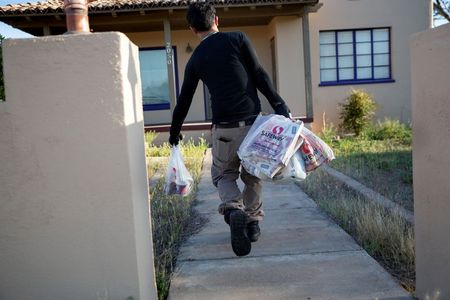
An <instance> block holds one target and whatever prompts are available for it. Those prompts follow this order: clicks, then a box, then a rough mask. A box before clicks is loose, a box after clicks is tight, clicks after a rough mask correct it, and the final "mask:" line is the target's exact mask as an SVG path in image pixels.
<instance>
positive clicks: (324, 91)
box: [310, 0, 431, 127]
mask: <svg viewBox="0 0 450 300" xmlns="http://www.w3.org/2000/svg"><path fill="white" fill-rule="evenodd" d="M320 2H321V3H323V7H322V8H320V10H319V11H318V13H313V14H311V15H310V17H311V19H310V30H311V55H312V83H313V99H314V118H315V121H316V122H315V124H314V126H315V127H316V126H320V125H321V124H322V115H323V113H324V112H325V113H326V118H327V119H329V120H330V121H332V122H333V123H335V124H337V123H338V122H339V119H338V111H339V109H338V108H337V103H339V102H341V101H343V100H344V99H345V97H346V95H347V94H348V92H349V91H350V89H351V88H352V87H353V88H362V89H364V90H366V91H367V92H369V93H371V94H373V95H374V96H375V99H376V101H377V102H378V103H379V104H380V107H379V109H378V113H377V116H376V117H377V118H380V119H383V118H384V117H385V116H389V117H392V118H395V119H399V120H401V121H402V122H405V123H409V122H410V121H411V104H410V103H411V92H410V91H411V80H410V49H409V39H410V37H411V35H412V34H413V33H416V32H419V31H423V30H426V29H428V28H430V25H431V0H376V1H374V0H356V1H349V0H321V1H320ZM373 27H391V34H392V36H391V50H392V57H391V58H392V77H393V79H394V80H395V83H384V84H365V85H353V86H348V85H347V86H332V87H319V83H320V58H319V31H321V30H339V29H360V28H373Z"/></svg>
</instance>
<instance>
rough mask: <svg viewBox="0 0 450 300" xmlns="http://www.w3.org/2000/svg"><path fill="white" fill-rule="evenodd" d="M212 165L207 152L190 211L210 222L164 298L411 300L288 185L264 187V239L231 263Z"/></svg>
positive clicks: (185, 251)
mask: <svg viewBox="0 0 450 300" xmlns="http://www.w3.org/2000/svg"><path fill="white" fill-rule="evenodd" d="M210 166H211V156H210V154H209V153H208V155H207V157H206V160H205V164H204V167H203V174H202V180H201V182H200V185H199V190H198V197H197V199H198V205H197V206H196V209H197V210H198V211H199V212H200V213H201V214H203V215H204V216H205V217H206V218H207V219H208V223H207V224H206V225H205V226H204V227H203V229H202V230H201V231H200V232H199V233H198V234H196V235H193V236H191V237H190V238H189V239H188V240H187V241H186V242H185V243H184V245H183V246H182V248H181V253H180V256H179V257H178V262H177V270H176V272H175V274H174V276H173V279H172V283H171V288H170V295H169V299H171V300H178V299H183V300H189V299H192V300H194V299H195V300H202V299H205V300H206V299H207V300H210V299H224V300H225V299H226V300H230V299H233V300H234V299H246V300H251V299H258V300H260V299H277V300H279V299H390V300H392V299H411V298H410V296H409V294H408V293H407V292H406V291H405V290H403V289H402V288H401V286H400V285H399V284H398V283H397V282H396V281H395V280H394V279H393V278H392V277H391V276H390V275H389V274H388V273H387V272H386V271H385V270H384V269H383V268H382V267H381V266H380V265H379V264H378V263H377V262H376V261H375V260H373V259H372V258H371V257H370V256H369V255H368V254H367V253H366V252H365V251H364V250H362V249H361V248H360V247H359V246H358V245H357V244H356V243H355V242H354V241H353V239H352V238H351V237H350V236H349V235H348V234H347V233H345V232H344V231H343V230H342V229H341V228H340V227H339V226H337V225H336V224H335V223H334V222H333V221H331V220H330V219H329V218H328V217H327V216H326V215H325V214H324V213H322V212H321V211H320V210H319V209H318V208H317V206H316V204H315V202H314V201H312V200H311V199H310V198H309V197H308V196H307V195H306V194H304V193H303V192H302V191H301V189H300V188H299V187H298V186H296V185H295V184H293V183H292V184H272V183H265V184H264V190H263V199H264V210H265V212H266V217H265V219H264V221H263V222H261V223H260V226H261V230H262V235H261V237H260V239H259V241H258V242H256V243H252V252H251V253H250V254H249V255H248V256H245V257H236V256H235V255H234V253H233V251H232V249H231V245H230V233H229V228H228V225H226V224H225V223H224V221H223V217H222V216H220V215H219V214H218V213H217V206H218V204H219V198H218V195H217V191H216V190H215V188H214V186H213V185H212V183H211V178H210V173H209V169H210Z"/></svg>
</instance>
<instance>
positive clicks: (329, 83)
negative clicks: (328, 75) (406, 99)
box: [319, 79, 395, 86]
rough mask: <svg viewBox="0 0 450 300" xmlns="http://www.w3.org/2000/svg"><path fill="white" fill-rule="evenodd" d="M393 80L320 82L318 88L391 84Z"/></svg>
mask: <svg viewBox="0 0 450 300" xmlns="http://www.w3.org/2000/svg"><path fill="white" fill-rule="evenodd" d="M393 82H395V80H394V79H358V80H341V81H326V82H321V83H320V84H319V86H334V85H355V84H376V83H393Z"/></svg>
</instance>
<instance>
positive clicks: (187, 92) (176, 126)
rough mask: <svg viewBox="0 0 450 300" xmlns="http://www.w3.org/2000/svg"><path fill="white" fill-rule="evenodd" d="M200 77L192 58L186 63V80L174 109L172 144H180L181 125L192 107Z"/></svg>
mask: <svg viewBox="0 0 450 300" xmlns="http://www.w3.org/2000/svg"><path fill="white" fill-rule="evenodd" d="M198 81H199V78H198V76H197V74H196V73H195V71H194V68H193V66H192V62H191V60H190V61H189V62H188V64H187V65H186V69H185V70H184V80H183V85H182V87H181V92H180V95H179V96H178V102H177V105H176V106H175V108H174V110H173V115H172V125H171V126H170V138H169V141H170V143H171V144H173V142H174V144H178V137H179V135H180V131H181V126H182V125H183V122H184V119H185V118H186V115H187V113H188V112H189V108H190V107H191V103H192V97H193V96H194V93H195V90H196V89H197V85H198Z"/></svg>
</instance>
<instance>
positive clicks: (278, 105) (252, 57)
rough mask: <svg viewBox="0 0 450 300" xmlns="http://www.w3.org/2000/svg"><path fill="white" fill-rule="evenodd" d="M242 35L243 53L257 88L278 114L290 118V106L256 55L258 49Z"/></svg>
mask: <svg viewBox="0 0 450 300" xmlns="http://www.w3.org/2000/svg"><path fill="white" fill-rule="evenodd" d="M242 36H243V39H242V44H241V51H242V55H243V58H244V61H245V63H246V65H247V67H248V69H249V71H250V72H251V73H252V76H254V78H255V80H256V88H257V89H258V90H260V91H261V93H262V94H263V95H264V96H266V98H267V100H269V103H270V105H271V106H272V108H273V109H274V110H275V113H276V114H279V115H283V116H285V117H287V118H289V112H290V111H289V107H288V106H287V105H286V103H285V102H284V100H283V99H282V98H281V97H280V95H279V94H278V93H277V91H276V90H275V88H274V86H273V84H272V82H271V81H270V78H269V75H268V74H267V72H266V71H265V70H264V69H263V67H262V66H261V64H260V63H259V61H258V57H257V56H256V51H255V49H254V48H253V46H252V44H251V42H250V40H249V39H248V38H247V36H246V35H245V34H242Z"/></svg>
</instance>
